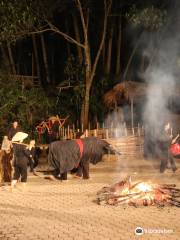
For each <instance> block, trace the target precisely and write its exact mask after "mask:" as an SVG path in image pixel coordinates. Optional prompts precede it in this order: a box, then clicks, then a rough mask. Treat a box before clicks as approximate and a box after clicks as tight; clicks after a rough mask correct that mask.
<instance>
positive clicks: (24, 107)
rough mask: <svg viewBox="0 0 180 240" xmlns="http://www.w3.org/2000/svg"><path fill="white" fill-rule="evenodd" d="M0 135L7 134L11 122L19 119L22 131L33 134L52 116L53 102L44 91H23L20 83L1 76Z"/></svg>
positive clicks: (34, 89) (35, 89) (32, 89)
mask: <svg viewBox="0 0 180 240" xmlns="http://www.w3.org/2000/svg"><path fill="white" fill-rule="evenodd" d="M0 98H1V102H0V135H1V136H2V135H4V134H6V133H7V129H8V128H9V126H10V124H11V122H12V121H13V120H14V119H18V121H19V122H20V125H21V126H22V129H23V130H24V131H27V132H28V133H30V134H33V131H34V130H35V126H36V124H37V123H39V122H40V121H41V120H42V119H43V118H44V117H45V116H48V115H50V114H51V109H52V111H53V106H54V105H55V104H54V102H53V101H50V100H49V99H48V97H47V96H46V94H45V92H44V91H43V90H42V89H37V88H31V89H24V90H23V89H22V86H21V84H20V82H17V81H14V80H11V79H10V78H8V76H7V75H1V76H0Z"/></svg>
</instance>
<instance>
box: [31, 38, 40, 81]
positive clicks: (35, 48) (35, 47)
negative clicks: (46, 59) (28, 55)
mask: <svg viewBox="0 0 180 240" xmlns="http://www.w3.org/2000/svg"><path fill="white" fill-rule="evenodd" d="M32 42H33V50H34V58H35V64H36V71H37V77H38V80H39V81H40V77H41V74H40V66H39V56H38V50H37V41H36V37H35V35H32Z"/></svg>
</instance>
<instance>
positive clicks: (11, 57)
mask: <svg viewBox="0 0 180 240" xmlns="http://www.w3.org/2000/svg"><path fill="white" fill-rule="evenodd" d="M7 49H8V55H9V61H10V65H11V72H12V74H13V75H16V67H15V64H14V59H13V54H12V49H11V44H10V43H7Z"/></svg>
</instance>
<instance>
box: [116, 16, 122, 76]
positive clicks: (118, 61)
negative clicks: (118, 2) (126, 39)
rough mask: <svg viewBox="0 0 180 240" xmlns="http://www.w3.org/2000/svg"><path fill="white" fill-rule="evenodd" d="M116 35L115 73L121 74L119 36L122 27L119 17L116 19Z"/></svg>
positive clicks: (120, 35)
mask: <svg viewBox="0 0 180 240" xmlns="http://www.w3.org/2000/svg"><path fill="white" fill-rule="evenodd" d="M118 23H119V24H118V37H117V56H116V75H117V76H119V75H120V74H121V37H122V28H121V17H119V19H118Z"/></svg>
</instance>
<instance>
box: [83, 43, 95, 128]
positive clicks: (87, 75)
mask: <svg viewBox="0 0 180 240" xmlns="http://www.w3.org/2000/svg"><path fill="white" fill-rule="evenodd" d="M85 81H86V87H85V96H84V100H83V102H82V107H81V124H83V126H84V129H87V127H88V118H89V96H90V90H91V85H92V82H91V55H90V48H89V43H88V42H87V43H86V47H85Z"/></svg>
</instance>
